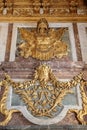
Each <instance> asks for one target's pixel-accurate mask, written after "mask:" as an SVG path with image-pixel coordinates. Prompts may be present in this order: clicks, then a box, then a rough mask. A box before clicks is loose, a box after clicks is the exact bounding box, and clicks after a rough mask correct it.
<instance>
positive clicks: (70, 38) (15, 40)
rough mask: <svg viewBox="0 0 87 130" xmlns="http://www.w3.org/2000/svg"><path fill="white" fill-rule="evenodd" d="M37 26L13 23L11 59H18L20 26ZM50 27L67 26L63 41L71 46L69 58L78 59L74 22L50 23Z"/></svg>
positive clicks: (28, 27) (29, 27)
mask: <svg viewBox="0 0 87 130" xmlns="http://www.w3.org/2000/svg"><path fill="white" fill-rule="evenodd" d="M22 27H23V28H27V29H31V28H36V23H29V24H17V23H15V24H14V25H13V33H12V43H11V52H10V61H16V53H17V44H19V42H21V40H22V39H20V36H19V33H18V28H22ZM49 27H50V28H56V29H58V28H66V29H67V31H66V33H64V35H63V37H62V41H64V42H65V43H67V44H68V47H69V54H68V59H69V60H72V61H77V55H76V46H75V38H74V32H73V26H72V23H49Z"/></svg>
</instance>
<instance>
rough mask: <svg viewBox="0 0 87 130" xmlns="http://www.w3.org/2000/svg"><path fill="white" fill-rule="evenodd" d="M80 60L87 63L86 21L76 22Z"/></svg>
mask: <svg viewBox="0 0 87 130" xmlns="http://www.w3.org/2000/svg"><path fill="white" fill-rule="evenodd" d="M77 25H78V33H79V39H80V45H81V53H82V60H83V61H84V62H86V63H87V23H78V24H77Z"/></svg>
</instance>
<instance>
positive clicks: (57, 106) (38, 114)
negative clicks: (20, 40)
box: [0, 64, 87, 126]
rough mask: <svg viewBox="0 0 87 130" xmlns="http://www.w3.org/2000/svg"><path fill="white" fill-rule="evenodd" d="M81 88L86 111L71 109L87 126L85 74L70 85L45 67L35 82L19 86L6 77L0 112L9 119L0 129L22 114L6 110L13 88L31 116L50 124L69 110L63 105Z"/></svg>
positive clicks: (38, 72) (71, 81)
mask: <svg viewBox="0 0 87 130" xmlns="http://www.w3.org/2000/svg"><path fill="white" fill-rule="evenodd" d="M78 84H80V91H81V98H82V109H81V108H80V109H79V110H78V108H77V109H71V110H70V111H72V112H75V113H76V114H77V118H78V120H79V121H80V122H81V123H82V124H87V122H86V121H84V117H85V116H86V115H87V105H86V102H87V101H86V99H87V98H86V94H85V87H84V86H86V85H87V82H86V81H84V79H83V74H82V73H80V74H78V75H77V76H75V77H73V79H72V80H70V81H67V82H62V81H59V80H57V79H56V77H55V75H54V74H53V72H52V70H51V68H50V67H49V66H47V65H45V64H43V65H40V66H39V67H38V68H37V69H36V71H35V74H34V79H33V80H28V81H24V82H15V81H13V80H12V79H11V78H10V77H9V76H8V75H6V76H5V79H4V80H2V81H1V82H0V86H4V87H5V90H4V93H3V95H2V99H1V101H0V112H1V113H2V114H3V115H5V117H6V119H5V120H4V121H3V122H0V125H3V126H4V125H6V124H7V123H8V122H9V121H10V120H11V118H12V113H14V112H18V110H16V109H8V108H7V106H6V102H7V98H8V95H9V93H8V92H9V89H10V87H12V88H13V90H14V92H15V93H16V94H18V95H19V96H20V97H21V100H22V101H23V102H24V103H25V106H26V109H27V110H26V111H27V114H28V113H30V114H31V115H32V117H34V118H37V119H38V120H39V119H40V120H41V119H42V120H44V119H45V120H46V123H47V120H48V119H49V118H51V119H53V118H55V117H57V116H58V115H59V114H60V113H62V111H63V109H64V107H65V106H64V104H63V100H64V98H65V97H66V96H67V95H68V94H70V95H71V94H73V93H74V91H73V88H76V87H77V85H78ZM70 108H71V107H70ZM72 108H73V107H72ZM17 109H18V108H17ZM20 110H21V109H20ZM20 110H19V111H20ZM68 110H69V109H67V111H66V112H68ZM22 112H23V111H22ZM23 114H24V113H23ZM57 118H59V117H57ZM29 120H31V118H29ZM34 123H36V122H34ZM37 124H38V123H37Z"/></svg>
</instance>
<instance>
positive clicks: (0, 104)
mask: <svg viewBox="0 0 87 130" xmlns="http://www.w3.org/2000/svg"><path fill="white" fill-rule="evenodd" d="M0 87H4V88H5V90H4V93H3V95H2V99H1V100H0V113H1V114H3V115H4V116H5V120H3V121H2V122H0V125H1V126H5V125H7V124H8V122H9V121H10V120H11V118H12V114H13V113H14V112H19V111H18V110H16V109H11V110H9V109H7V106H6V104H7V98H8V93H9V90H10V87H9V76H8V75H5V80H3V81H1V82H0Z"/></svg>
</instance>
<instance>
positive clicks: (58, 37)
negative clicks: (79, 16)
mask: <svg viewBox="0 0 87 130" xmlns="http://www.w3.org/2000/svg"><path fill="white" fill-rule="evenodd" d="M65 31H66V28H60V29H58V30H55V29H50V31H49V34H50V35H51V37H52V38H53V39H56V40H61V37H62V35H63V34H64V32H65Z"/></svg>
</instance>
